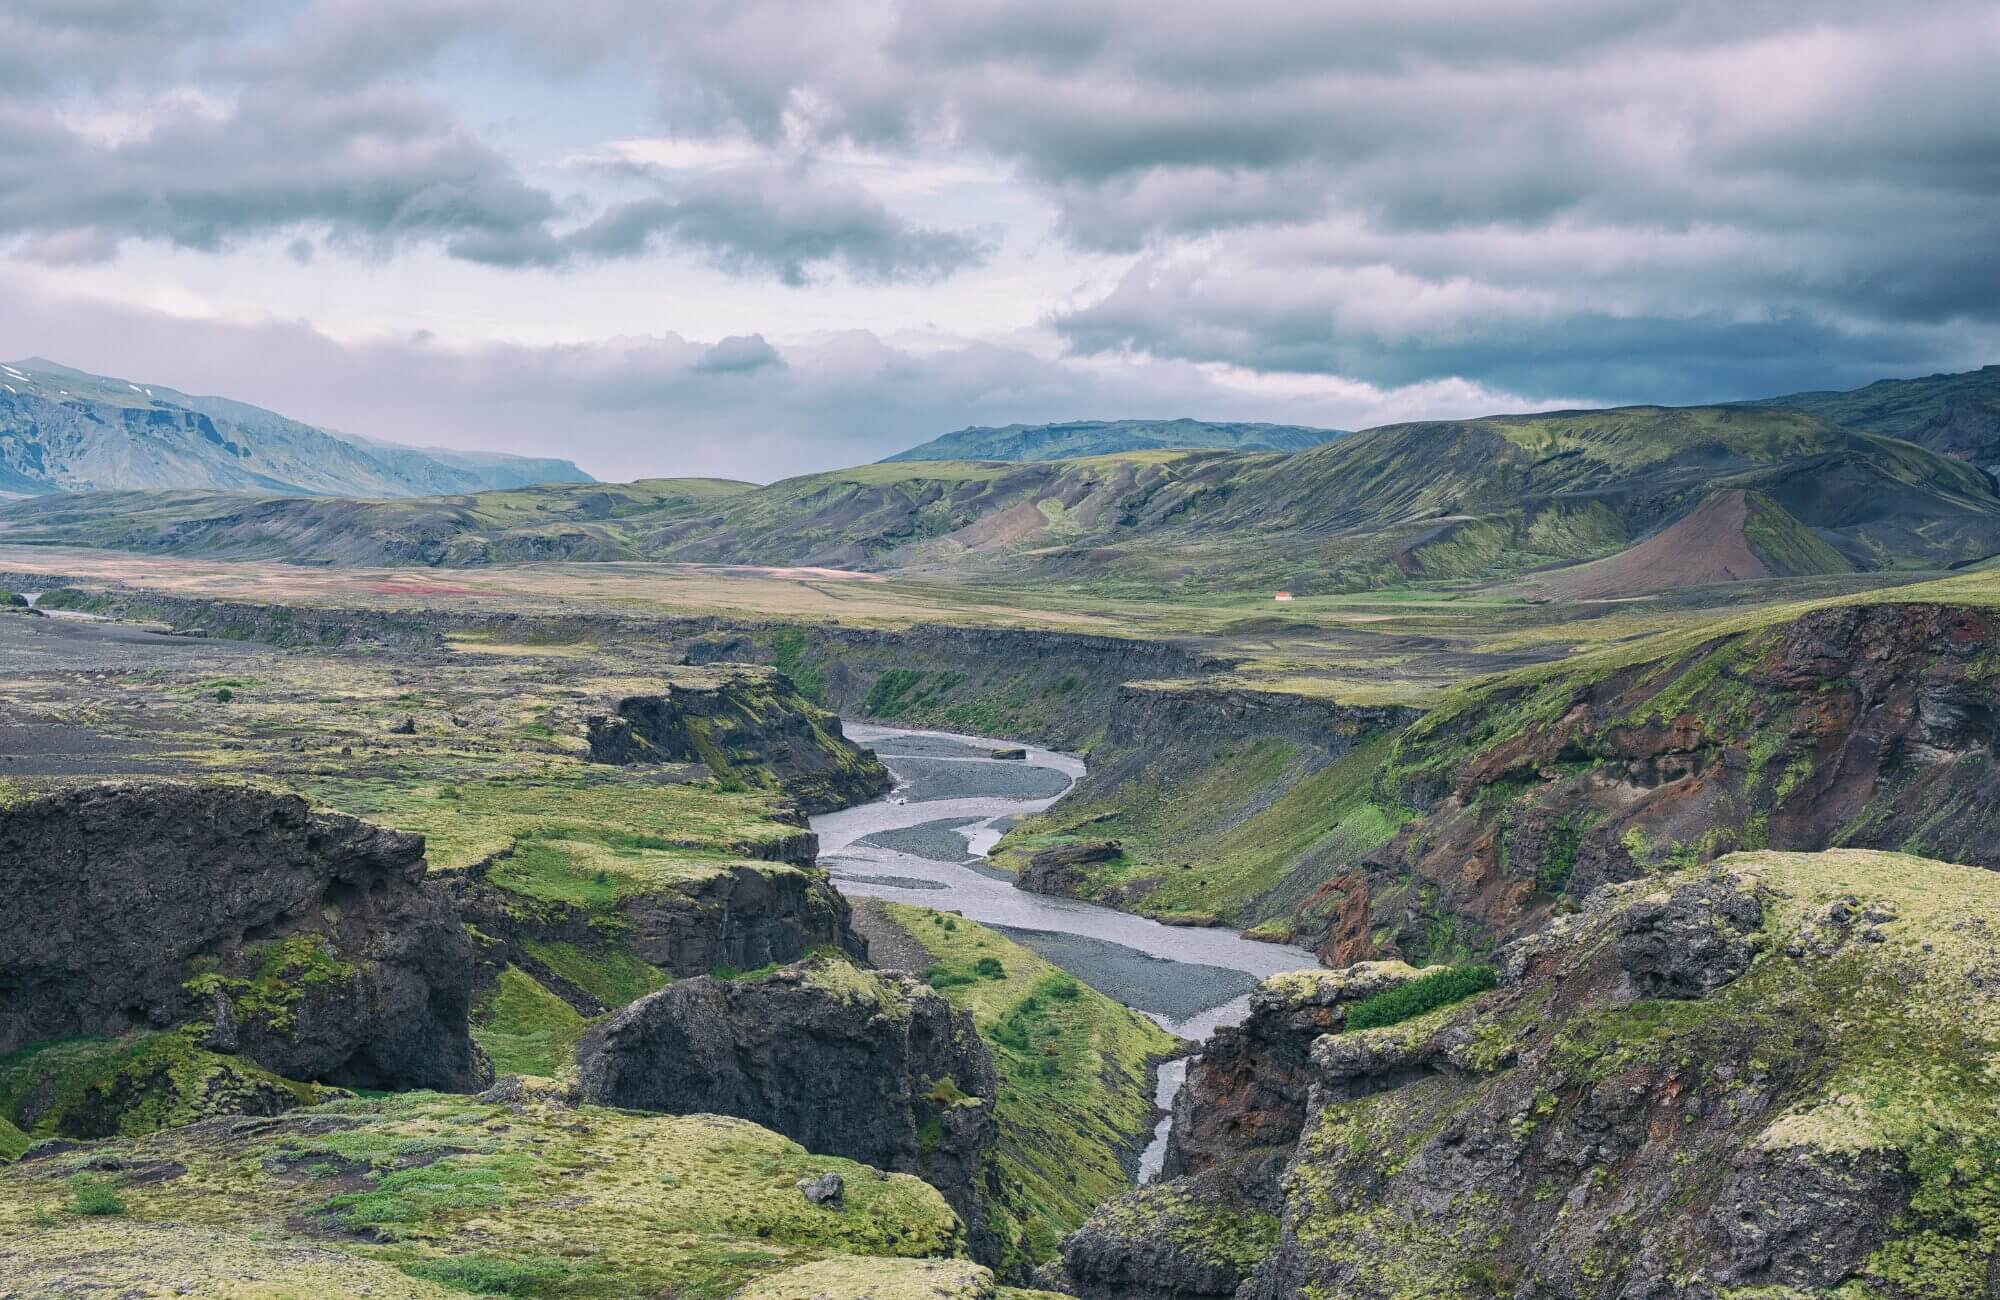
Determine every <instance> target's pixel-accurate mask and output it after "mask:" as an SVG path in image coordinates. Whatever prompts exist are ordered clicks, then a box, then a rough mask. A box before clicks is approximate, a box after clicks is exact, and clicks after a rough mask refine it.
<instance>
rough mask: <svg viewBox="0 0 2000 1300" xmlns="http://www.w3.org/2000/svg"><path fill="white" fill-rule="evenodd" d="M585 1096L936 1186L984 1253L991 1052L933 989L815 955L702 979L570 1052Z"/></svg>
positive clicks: (993, 1244)
mask: <svg viewBox="0 0 2000 1300" xmlns="http://www.w3.org/2000/svg"><path fill="white" fill-rule="evenodd" d="M577 1059H578V1066H579V1072H578V1073H579V1080H578V1087H577V1092H578V1096H579V1098H580V1099H581V1100H583V1101H587V1102H594V1103H598V1104H602V1105H609V1106H621V1107H625V1108H628V1109H633V1110H657V1111H664V1112H667V1113H668V1114H693V1113H700V1112H713V1113H717V1114H723V1115H734V1116H737V1117H739V1118H742V1119H747V1120H750V1121H752V1122H754V1123H757V1124H761V1125H763V1126H764V1127H766V1128H770V1129H774V1130H776V1131H777V1132H780V1133H783V1134H784V1135H785V1136H786V1137H789V1138H791V1139H792V1140H793V1141H795V1142H798V1143H799V1144H800V1145H802V1146H804V1147H805V1148H806V1149H807V1150H809V1151H812V1152H815V1153H817V1154H821V1155H836V1156H845V1157H847V1158H848V1159H850V1160H859V1161H861V1162H863V1163H865V1164H870V1165H874V1166H875V1167H876V1168H878V1169H885V1170H889V1171H891V1172H894V1173H912V1174H916V1175H917V1176H918V1177H920V1178H922V1179H923V1180H924V1181H925V1182H927V1183H929V1184H930V1185H931V1186H933V1187H935V1188H937V1189H938V1191H939V1192H940V1193H942V1194H943V1195H944V1198H945V1200H946V1201H948V1202H950V1204H951V1206H952V1208H953V1209H954V1210H956V1211H958V1214H959V1217H960V1218H962V1219H963V1220H965V1223H966V1227H967V1230H968V1236H969V1244H970V1246H971V1249H972V1252H973V1254H974V1256H975V1258H978V1259H980V1260H982V1261H983V1262H987V1263H991V1262H993V1260H994V1259H995V1258H996V1257H997V1255H998V1250H999V1246H998V1241H997V1239H996V1237H995V1236H994V1234H993V1232H992V1230H991V1229H990V1228H988V1226H987V1222H986V1213H985V1204H986V1201H987V1198H988V1197H989V1196H991V1195H994V1194H996V1193H997V1189H996V1188H995V1187H994V1186H993V1185H992V1182H991V1179H992V1176H993V1175H992V1172H991V1171H992V1167H993V1164H992V1160H991V1158H990V1157H991V1154H992V1149H993V1144H994V1141H995V1136H996V1130H995V1128H994V1120H993V1098H994V1091H995V1087H996V1081H995V1077H994V1072H993V1061H992V1057H991V1056H990V1055H989V1054H988V1053H987V1050H986V1045H985V1044H984V1043H983V1042H981V1041H980V1039H979V1036H978V1034H977V1032H976V1031H975V1030H974V1029H973V1025H972V1018H971V1016H969V1015H968V1014H966V1013H965V1012H962V1011H956V1010H954V1009H953V1008H952V1006H951V1004H950V1003H949V1002H947V1001H946V1000H945V999H944V997H943V996H942V995H940V994H939V993H937V992H936V991H935V990H933V989H931V988H929V987H928V986H926V985H924V984H922V983H920V982H918V981H917V980H914V979H912V978H909V977H908V976H904V975H899V974H895V973H893V972H882V971H866V970H861V969H859V968H857V967H855V966H852V965H850V964H848V963H847V962H846V961H843V960H841V959H839V958H833V957H815V958H810V959H808V960H806V961H804V962H800V963H798V964H796V965H793V966H789V967H786V968H785V969H783V970H780V971H777V972H775V973H773V974H770V975H766V976H764V977H762V978H760V979H742V980H725V979H717V978H715V977H714V976H706V975H705V976H701V977H698V978H695V979H689V980H683V981H681V982H680V983H678V984H674V985H671V986H669V987H667V988H664V989H662V990H660V991H659V992H658V993H654V994H651V995H649V996H647V997H644V998H641V999H639V1000H638V1001H637V1002H634V1003H632V1004H631V1005H630V1006H628V1007H626V1008H625V1009H624V1010H623V1011H620V1012H619V1013H618V1014H617V1015H616V1016H614V1017H612V1018H611V1020H610V1021H609V1022H607V1023H606V1024H605V1025H604V1026H603V1027H601V1028H600V1029H598V1030H597V1031H595V1032H594V1033H593V1034H592V1035H591V1036H590V1037H589V1038H587V1039H586V1040H585V1041H584V1044H583V1046H582V1047H581V1048H580V1049H579V1051H578V1053H577Z"/></svg>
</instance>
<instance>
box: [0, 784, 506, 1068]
mask: <svg viewBox="0 0 2000 1300" xmlns="http://www.w3.org/2000/svg"><path fill="white" fill-rule="evenodd" d="M0 897H4V898H5V899H6V900H7V904H8V905H7V907H6V908H5V909H4V910H0V1052H6V1051H10V1050H12V1049H13V1048H16V1047H19V1046H21V1045H23V1044H25V1043H30V1042H35V1041H38V1040H41V1039H48V1038H59V1037H67V1036H72V1035H81V1034H120V1033H124V1032H126V1031H128V1030H132V1029H160V1028H165V1027H167V1026H170V1025H175V1024H181V1023H188V1022H194V1021H206V1022H208V1023H209V1025H210V1028H209V1030H208V1031H207V1035H206V1041H205V1042H204V1046H206V1047H208V1048H210V1049H211V1050H216V1051H222V1052H231V1053H238V1054H241V1055H242V1056H245V1057H247V1058H249V1059H251V1060H254V1061H256V1062H257V1063H258V1064H259V1065H262V1066H264V1067H265V1068H266V1069H269V1070H272V1071H274V1072H276V1073H278V1074H281V1075H285V1076H287V1077H290V1078H294V1079H318V1080H324V1081H327V1082H331V1083H339V1084H346V1085H350V1086H356V1087H367V1088H440V1089H448V1090H461V1091H462V1090H469V1089H473V1088H477V1087H479V1086H482V1085H483V1084H484V1083H485V1082H486V1081H487V1080H488V1079H489V1078H490V1077H491V1067H490V1066H488V1064H487V1062H486V1060H485V1058H484V1057H483V1056H482V1055H481V1054H480V1052H479V1050H478V1049H477V1048H476V1047H474V1046H473V1043H472V1039H471V1037H470V1035H469V1033H468V1031H467V1027H466V1014H467V1008H468V1004H469V1001H470V997H471V990H472V980H473V962H472V948H471V943H470V941H469V940H468V939H467V937H466V934H465V931H464V929H463V928H462V927H461V926H460V925H459V923H458V920H457V918H456V917H455V916H454V915H453V914H452V910H451V905H450V903H449V901H448V900H447V899H446V898H445V897H444V896H443V894H442V893H441V892H440V891H439V890H437V889H436V887H435V886H433V885H431V884H430V883H429V882H427V880H426V878H425V870H424V859H423V840H422V838H421V837H419V836H415V835H405V834H402V833H399V832H396V831H391V830H385V829H383V828H381V827H377V826H371V825H369V824H368V823H366V822H363V821H359V820H356V819H355V818H352V817H343V816H336V815H323V814H315V813H312V812H310V811H309V810H308V809H307V807H306V804H305V802H304V800H301V799H298V798H296V797H293V796H290V795H274V794H269V793H266V792H264V791H259V790H253V789H250V788H248V787H243V786H217V785H210V786H191V785H176V784H167V783H160V784H150V785H121V786H100V787H93V788H88V789H79V790H71V791H65V792H63V793H59V794H52V795H48V796H44V797H42V798H37V799H33V800H30V801H28V802H26V803H23V804H19V805H17V806H15V807H13V808H10V809H8V810H6V811H5V812H4V813H0Z"/></svg>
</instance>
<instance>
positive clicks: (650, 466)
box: [0, 285, 1509, 481]
mask: <svg viewBox="0 0 2000 1300" xmlns="http://www.w3.org/2000/svg"><path fill="white" fill-rule="evenodd" d="M14 288H15V290H16V291H14V292H10V293H7V294H0V356H27V355H41V356H50V357H53V358H55V359H58V360H60V361H62V362H63V363H65V364H70V365H76V366H79V367H82V368H84V369H88V370H93V371H96V372H99V373H106V374H113V375H119V376H122V377H125V378H128V379H131V380H134V381H138V382H146V383H153V382H157V383H165V384H170V385H172V386H174V387H176V388H180V389H182V390H183V391H187V392H198V393H200V392H207V393H221V394H223V395H226V396H229V397H233V398H236V399H238V400H242V401H249V402H254V403H256V404H258V405H261V406H267V407H270V408H272V409H275V410H278V411H281V412H283V413H285V414H287V415H290V416H292V417H294V418H297V419H303V420H307V421H310V422H313V423H316V424H321V425H324V426H328V427H331V428H336V429H342V430H345V431H348V432H351V433H358V434H363V435H365V436H368V437H376V438H387V439H391V440H395V441H399V442H404V443H408V444H412V445H419V446H448V447H469V448H485V449H489V450H495V451H514V452H521V453H527V454H536V455H561V456H568V457H572V458H574V459H575V460H576V461H577V462H578V463H579V464H581V465H583V466H584V468H586V469H588V470H590V471H591V472H592V473H594V474H597V475H599V476H600V477H603V478H607V479H630V478H636V477H640V476H643V475H657V474H717V475H723V476H727V477H733V478H754V479H758V480H760V481H761V480H769V479H773V478H779V477H783V476H785V475H788V474H803V473H808V472H810V471H813V470H820V469H831V468H835V467H837V466H841V465H854V464H860V463H865V462H868V461H872V460H876V459H878V458H880V457H882V456H886V455H888V454H890V453H891V452H895V451H900V450H902V449H903V448H905V447H909V446H913V445H915V444H916V443H919V442H922V441H924V440H926V439H929V438H932V437H935V436H937V435H938V434H940V433H944V432H947V431H949V430H951V429H956V428H959V427H962V426H964V425H966V424H1007V423H1011V422H1013V421H1017V420H1018V421H1041V420H1055V419H1074V418H1079V417H1083V418H1090V417H1095V418H1105V419H1113V418H1119V417H1123V416H1143V417H1151V418H1169V417H1173V416H1180V415H1187V416H1194V417H1197V418H1207V419H1253V420H1270V421H1274V422H1278V423H1287V424H1316V425H1326V426H1331V427H1349V428H1351V427H1357V426H1359V425H1362V424H1368V423H1380V422H1382V421H1383V420H1384V419H1387V418H1407V416H1408V415H1409V414H1411V413H1413V411H1414V410H1416V409H1426V410H1428V409H1431V408H1430V403H1429V401H1428V399H1424V400H1423V401H1422V402H1421V403H1420V404H1418V405H1416V406H1403V407H1395V408H1389V409H1379V408H1376V407H1373V406H1370V405H1369V404H1368V403H1369V402H1370V401H1371V400H1372V399H1370V398H1368V397H1367V396H1366V395H1364V396H1363V397H1362V398H1361V399H1360V400H1357V401H1355V402H1351V403H1343V402H1341V401H1339V400H1327V399H1326V398H1324V397H1314V396H1303V397H1301V396H1285V395H1275V396H1266V395H1258V394H1255V393H1246V392H1243V391H1240V390H1234V389H1228V388H1224V387H1222V386H1220V385H1219V384H1217V383H1216V382H1215V381H1214V380H1213V379H1212V378H1211V377H1210V376H1209V375H1208V374H1206V373H1204V372H1203V371H1202V370H1200V369H1199V368H1197V367H1194V366H1190V365H1185V364H1181V363H1176V362H1160V361H1148V362H1144V363H1142V364H1138V365H1133V366H1100V365H1092V366H1080V365H1076V364H1074V363H1065V362H1062V361H1056V360H1050V359H1049V358H1046V357H1042V356H1037V355H1035V354H1033V353H1031V352H1028V351H1026V350H1024V349H1021V348H1015V347H1003V346H996V345H992V344H984V343H963V344H957V345H953V346H948V347H942V348H929V349H925V350H922V351H918V350H913V349H910V348H905V347H898V346H896V345H895V344H893V343H891V342H887V341H884V340H883V339H882V338H880V337H878V336H876V335H875V334H873V333H871V332H868V331H862V330H854V331H848V332H845V333H840V334H835V335H831V336H827V337H822V338H817V339H813V340H810V341H806V342H800V343H792V344H788V345H787V346H786V347H785V348H784V349H783V350H782V352H781V351H780V350H779V349H778V348H775V347H773V346H771V345H770V344H769V343H767V342H766V341H764V340H762V339H760V338H758V337H756V336H739V337H734V338H725V339H722V340H719V341H717V342H714V343H704V342H699V341H694V340H689V339H686V338H682V337H679V336H677V335H671V334H668V335H659V336H654V337H644V338H626V339H612V340H604V341H601V342H593V343H586V344H574V345H552V346H521V345H511V344H482V345H476V346H462V345H453V344H452V343H450V342H448V341H445V340H440V339H436V338H432V337H429V336H427V335H421V334H419V335H413V336H406V337H397V338H376V339H371V340H362V341H351V342H349V341H341V340H337V339H333V338H330V337H328V336H327V335H325V334H323V333H321V332H319V331H317V330H315V329H313V328H312V327H311V326H310V325H308V324H306V323H304V322H301V321H285V320H270V321H263V322H230V321H219V320H188V319H184V318H179V317H173V316H167V315H163V314H160V313H156V312H150V311H145V310H142V309H138V308H133V307H127V306H114V305H107V304H101V303H90V302H81V301H77V300H72V299H63V298H56V297H50V296H48V295H47V294H45V293H44V292H42V291H40V290H38V289H37V288H35V287H34V286H32V285H31V286H27V287H20V286H14ZM1453 400H1455V401H1456V403H1457V404H1456V405H1455V406H1454V407H1452V408H1451V411H1450V413H1452V414H1471V413H1474V412H1475V411H1478V410H1489V409H1492V407H1493V405H1494V404H1495V403H1496V402H1498V403H1499V404H1502V405H1505V404H1507V402H1508V401H1509V399H1507V398H1506V397H1504V396H1501V397H1496V396H1495V395H1493V394H1488V393H1471V394H1460V395H1458V396H1457V397H1456V398H1455V399H1453Z"/></svg>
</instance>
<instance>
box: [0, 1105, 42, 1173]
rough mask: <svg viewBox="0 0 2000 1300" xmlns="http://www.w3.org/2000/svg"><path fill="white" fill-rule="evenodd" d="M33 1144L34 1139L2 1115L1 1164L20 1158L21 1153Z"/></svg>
mask: <svg viewBox="0 0 2000 1300" xmlns="http://www.w3.org/2000/svg"><path fill="white" fill-rule="evenodd" d="M33 1145H34V1139H32V1138H30V1137H29V1136H28V1135H27V1134H26V1133H23V1132H22V1131H21V1130H20V1129H18V1128H15V1127H14V1125H13V1124H12V1123H11V1122H10V1121H9V1120H7V1119H6V1118H5V1117H4V1116H0V1164H6V1163H7V1162H8V1161H10V1160H17V1159H19V1158H20V1155H21V1153H22V1152H23V1151H26V1150H27V1149H28V1148H29V1147H30V1146H33Z"/></svg>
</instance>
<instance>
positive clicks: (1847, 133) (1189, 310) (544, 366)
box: [0, 0, 2000, 480]
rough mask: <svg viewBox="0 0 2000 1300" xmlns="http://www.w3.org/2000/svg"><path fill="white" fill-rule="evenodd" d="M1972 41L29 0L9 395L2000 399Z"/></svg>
mask: <svg viewBox="0 0 2000 1300" xmlns="http://www.w3.org/2000/svg"><path fill="white" fill-rule="evenodd" d="M1995 67H2000V6H1996V5H1995V4H1993V3H1992V0H1964V2H1961V0H1927V2H1926V3H1924V4H1921V5H1903V4H1896V3H1890V2H1889V0H1874V2H1871V3H1854V2H1852V0H1818V2H1817V3H1814V4H1810V5H1806V4H1799V3H1797V2H1796V0H1369V2H1366V3H1363V2H1359V0H1260V2H1259V3H1255V4H1249V5H1222V4H1215V3H1209V2H1206V0H1204V2H1200V3H1181V2H1179V0H1097V2H1095V3H1093V2H1091V0H1015V2H1013V3H996V2H994V0H986V2H984V3H978V2H973V0H921V2H919V0H912V2H911V3H907V4H899V3H893V2H892V0H799V2H798V3H775V2H770V0H716V2H714V3H710V2H709V0H562V3H560V4H551V3H548V2H547V0H305V2H303V3H300V2H298V0H5V3H4V4H0V278H4V283H5V285H6V292H5V293H4V294H0V355H5V356H9V357H23V356H29V355H42V356H47V357H50V358H52V359H54V360H58V361H62V362H65V363H67V364H71V365H76V366H80V367H83V368H86V369H92V370H98V371H102V372H107V373H112V374H116V375H120V376H123V377H127V378H134V379H140V380H144V381H151V382H159V383H165V384H171V385H173V386H176V387H179V388H184V389H191V390H195V391H204V392H217V393H222V394H225V395H228V396H233V397H237V398H241V399H244V400H248V401H253V402H257V403H260V404H263V405H267V406H271V407H274V408H276V409H279V410H282V411H284V412H286V413H288V414H292V415H295V416H298V417H300V418H303V419H308V420H312V421H315V422H318V423H322V424H328V425H331V426H334V427H337V428H343V429H347V430H351V431H353V432H357V433H364V434H368V435H371V436H376V437H385V438H393V439H396V440H400V441H407V442H415V443H422V444H432V445H445V446H486V447H492V448H496V449H502V450H513V451H523V452H541V453H554V454H561V455H568V456H571V457H573V458H574V459H576V460H577V461H578V462H579V463H581V464H582V465H584V466H585V467H586V468H588V469H590V470H592V471H593V472H595V473H597V474H599V475H600V476H602V477H607V478H613V477H632V476H636V475H640V474H661V473H714V474H728V475H732V476H737V477H745V478H754V479H759V480H764V479H771V478H776V477H782V476H784V475H786V474H790V473H797V472H803V471H806V470H811V469H818V468H825V467H829V466H833V465H838V464H847V463H853V462H856V461H862V460H869V459H874V458H876V457H878V456H881V455H884V454H887V453H889V452H892V451H895V450H898V449H900V448H901V447H904V446H907V445H909V444H910V443H912V442H915V441H918V440H921V439H923V438H926V437H929V436H932V435H934V434H936V433H940V432H943V431H945V430H947V429H951V428H956V427H958V426H961V425H965V424H973V423H981V424H994V423H1005V422H1008V421H1014V420H1048V419H1061V418H1091V417H1097V418H1108V417H1117V416H1171V415H1196V416H1205V417H1211V418H1237V419H1265V420H1283V421H1293V422H1299V423H1310V424H1323V425H1332V426H1338V427H1362V426H1366V425H1370V424H1379V423H1384V422H1388V421H1392V420H1400V419H1410V418H1420V417H1426V416H1440V417H1442V416H1456V415H1466V414H1476V413H1480V412H1485V411H1492V410H1496V409H1524V408H1531V407H1540V406H1551V405H1569V404H1580V403H1589V404H1595V403H1605V402H1635V401H1662V402H1694V401H1703V400H1712V399H1726V398H1733V397H1747V396H1757V395H1763V394H1770V393H1777V392H1785V391H1791V390H1795V389H1799V388H1811V387H1852V386H1856V385H1859V384H1862V383H1865V382H1867V381H1869V380H1871V379H1874V378H1878V377H1882V376H1885V375H1908V374H1922V373H1930V372H1932V371H1937V370H1951V369H1967V368H1971V367H1975V366H1978V365H1980V364H1984V363H1987V362H1991V361H1994V360H2000V256H1996V254H1995V250H1996V249H2000V77H1996V76H1995V75H1994V69H1995Z"/></svg>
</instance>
